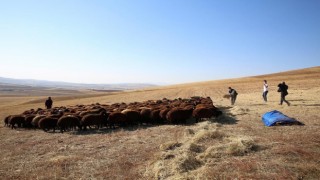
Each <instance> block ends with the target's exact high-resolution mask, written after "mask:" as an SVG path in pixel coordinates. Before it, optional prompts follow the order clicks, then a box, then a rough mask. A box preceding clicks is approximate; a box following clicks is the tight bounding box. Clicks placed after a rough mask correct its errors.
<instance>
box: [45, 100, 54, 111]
mask: <svg viewBox="0 0 320 180" xmlns="http://www.w3.org/2000/svg"><path fill="white" fill-rule="evenodd" d="M52 103H53V102H52V99H51V97H48V99H47V100H46V102H45V105H46V108H47V109H51V107H52Z"/></svg>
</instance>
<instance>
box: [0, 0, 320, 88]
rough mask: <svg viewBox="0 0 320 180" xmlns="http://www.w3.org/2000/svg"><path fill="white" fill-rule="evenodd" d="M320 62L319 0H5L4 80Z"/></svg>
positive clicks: (156, 76)
mask: <svg viewBox="0 0 320 180" xmlns="http://www.w3.org/2000/svg"><path fill="white" fill-rule="evenodd" d="M319 65H320V1H319V0H308V1H302V0H266V1H257V0H241V1H238V0H219V1H218V0H157V1H156V0H91V1H87V0H45V1H42V0H19V1H18V0H10V1H9V0H0V77H8V78H23V79H39V80H52V81H65V82H77V83H166V84H176V83H186V82H196V81H207V80H215V79H226V78H235V77H244V76H251V75H260V74H269V73H274V72H280V71H287V70H293V69H300V68H306V67H313V66H319Z"/></svg>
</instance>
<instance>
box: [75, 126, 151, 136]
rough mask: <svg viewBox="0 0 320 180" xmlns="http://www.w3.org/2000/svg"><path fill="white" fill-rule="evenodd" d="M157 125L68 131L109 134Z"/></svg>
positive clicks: (85, 133)
mask: <svg viewBox="0 0 320 180" xmlns="http://www.w3.org/2000/svg"><path fill="white" fill-rule="evenodd" d="M155 126H157V125H135V126H125V127H115V128H107V127H103V128H100V129H87V130H85V131H84V130H77V131H70V132H69V133H70V134H72V135H92V134H110V133H115V132H119V131H136V130H140V129H147V128H150V127H155Z"/></svg>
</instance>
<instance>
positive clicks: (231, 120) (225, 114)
mask: <svg viewBox="0 0 320 180" xmlns="http://www.w3.org/2000/svg"><path fill="white" fill-rule="evenodd" d="M231 108H232V107H219V109H220V110H221V111H222V115H220V116H219V117H217V118H214V119H211V120H212V121H213V122H217V123H220V124H237V122H238V121H239V120H237V119H236V118H235V117H236V115H234V114H233V113H232V112H231Z"/></svg>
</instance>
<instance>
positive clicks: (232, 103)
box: [231, 96, 237, 105]
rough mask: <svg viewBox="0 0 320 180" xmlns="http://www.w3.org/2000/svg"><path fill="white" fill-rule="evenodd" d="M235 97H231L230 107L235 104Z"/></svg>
mask: <svg viewBox="0 0 320 180" xmlns="http://www.w3.org/2000/svg"><path fill="white" fill-rule="evenodd" d="M236 99H237V96H231V105H234V103H235V102H236Z"/></svg>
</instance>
